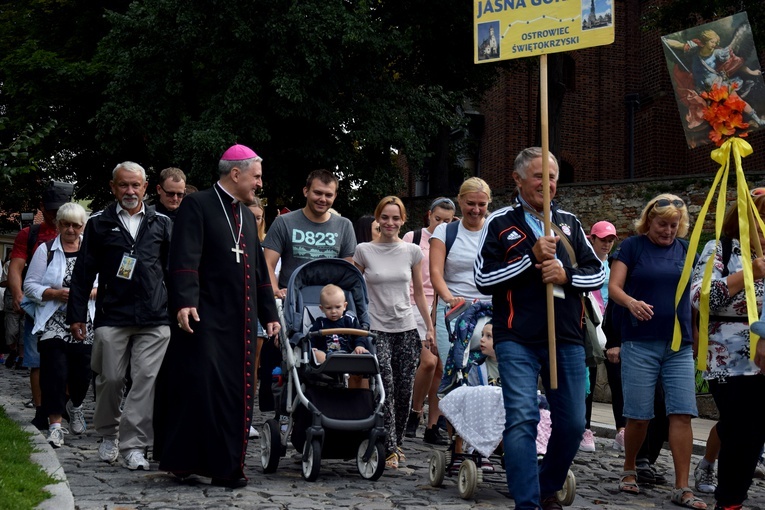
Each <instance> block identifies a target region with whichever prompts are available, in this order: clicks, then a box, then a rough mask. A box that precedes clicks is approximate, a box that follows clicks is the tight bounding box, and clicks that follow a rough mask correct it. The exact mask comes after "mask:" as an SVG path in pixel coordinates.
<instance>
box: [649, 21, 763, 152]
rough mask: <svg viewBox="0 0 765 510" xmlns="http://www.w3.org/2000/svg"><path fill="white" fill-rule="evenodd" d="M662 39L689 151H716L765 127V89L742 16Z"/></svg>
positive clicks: (748, 26) (750, 29) (748, 31)
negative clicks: (710, 146)
mask: <svg viewBox="0 0 765 510" xmlns="http://www.w3.org/2000/svg"><path fill="white" fill-rule="evenodd" d="M661 39H662V46H663V48H664V55H665V57H666V59H667V68H668V69H669V75H670V78H671V79H672V86H673V88H674V90H675V99H676V100H677V106H678V109H679V111H680V119H681V122H682V125H683V130H684V131H685V138H686V141H687V143H688V146H689V147H691V148H693V147H698V146H700V145H704V144H707V143H711V142H714V143H715V144H717V145H718V146H719V145H721V143H722V141H723V140H724V139H726V138H727V137H728V136H731V135H734V136H739V137H745V136H746V134H747V133H748V132H750V131H753V130H756V129H759V128H760V127H762V126H763V125H764V124H765V117H762V116H761V115H763V114H765V85H764V84H763V79H762V71H761V69H760V64H759V61H758V59H757V51H756V49H755V47H754V39H753V38H752V28H751V26H750V25H749V18H748V17H747V15H746V13H745V12H740V13H738V14H734V15H733V16H729V17H727V18H723V19H720V20H717V21H714V22H712V23H706V24H704V25H699V26H696V27H693V28H689V29H686V30H682V31H680V32H676V33H674V34H669V35H666V36H664V37H662V38H661ZM721 99H723V100H721ZM721 108H722V109H724V111H723V110H722V109H721ZM731 110H733V114H731Z"/></svg>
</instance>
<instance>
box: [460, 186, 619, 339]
mask: <svg viewBox="0 0 765 510" xmlns="http://www.w3.org/2000/svg"><path fill="white" fill-rule="evenodd" d="M551 210H552V221H553V223H554V224H555V225H557V226H558V227H560V229H561V230H562V231H563V232H564V234H565V235H566V237H568V239H569V241H570V242H571V245H572V246H573V249H574V253H575V254H576V259H577V267H573V263H572V261H571V260H570V259H569V256H568V253H567V252H566V248H565V247H564V245H563V243H562V242H558V244H557V252H556V254H557V258H558V260H560V261H561V263H562V264H563V268H564V270H565V271H566V275H567V276H568V283H567V284H565V285H564V286H563V290H564V293H565V298H563V299H560V298H554V303H555V335H556V338H557V340H558V341H559V342H560V341H562V342H566V343H574V344H580V345H581V344H583V342H584V329H583V314H584V309H583V305H582V299H581V296H582V293H583V292H586V291H590V290H596V289H599V288H600V287H601V285H603V281H604V280H605V271H604V270H603V266H602V264H601V262H600V260H599V259H598V257H597V256H596V255H595V252H594V251H593V250H592V247H591V246H590V244H589V242H588V241H587V238H586V236H585V234H584V230H582V225H581V224H580V223H579V220H578V219H577V218H576V216H574V215H573V214H571V213H569V212H566V211H563V210H561V209H558V207H557V206H556V205H555V204H554V203H553V205H552V207H551ZM536 240H537V238H536V236H535V235H534V232H533V231H532V229H531V227H530V226H529V225H528V224H527V223H526V218H525V214H524V210H523V207H521V205H520V203H519V202H517V201H516V202H515V203H514V204H513V205H511V206H509V207H505V208H503V209H500V210H498V211H496V212H495V213H493V214H492V215H491V216H490V217H489V218H488V219H487V220H486V223H485V224H484V226H483V232H482V234H481V241H480V244H479V250H478V257H477V258H476V262H475V266H474V271H475V283H476V287H478V290H479V291H480V292H482V293H484V294H491V296H492V303H493V304H494V317H493V319H492V323H493V324H494V342H495V343H498V342H503V341H514V342H518V343H521V344H526V345H535V346H541V345H546V344H547V318H546V317H547V298H546V289H545V287H546V285H545V284H544V283H543V282H542V278H541V273H540V271H539V270H538V269H536V268H535V267H534V265H535V264H538V261H537V260H536V258H535V257H534V253H533V252H532V248H533V247H534V244H535V243H536Z"/></svg>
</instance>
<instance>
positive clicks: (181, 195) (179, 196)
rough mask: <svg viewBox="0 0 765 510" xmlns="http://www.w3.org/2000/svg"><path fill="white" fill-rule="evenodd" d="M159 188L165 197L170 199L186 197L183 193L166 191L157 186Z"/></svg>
mask: <svg viewBox="0 0 765 510" xmlns="http://www.w3.org/2000/svg"><path fill="white" fill-rule="evenodd" d="M159 188H160V189H161V190H162V191H164V192H165V195H167V196H168V197H170V198H173V197H178V198H183V197H185V196H186V193H185V192H184V191H167V190H166V189H165V188H163V187H162V185H161V184H160V185H159Z"/></svg>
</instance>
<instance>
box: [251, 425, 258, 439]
mask: <svg viewBox="0 0 765 510" xmlns="http://www.w3.org/2000/svg"><path fill="white" fill-rule="evenodd" d="M259 437H260V432H258V429H256V428H255V427H253V426H252V425H250V439H257V438H259Z"/></svg>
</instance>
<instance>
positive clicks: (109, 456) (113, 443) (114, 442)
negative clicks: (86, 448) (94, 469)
mask: <svg viewBox="0 0 765 510" xmlns="http://www.w3.org/2000/svg"><path fill="white" fill-rule="evenodd" d="M119 454H120V440H119V439H117V438H116V437H115V438H114V439H109V438H106V437H105V438H103V439H101V444H100V445H98V457H99V458H100V459H101V460H103V461H104V462H114V461H115V460H117V457H119Z"/></svg>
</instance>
